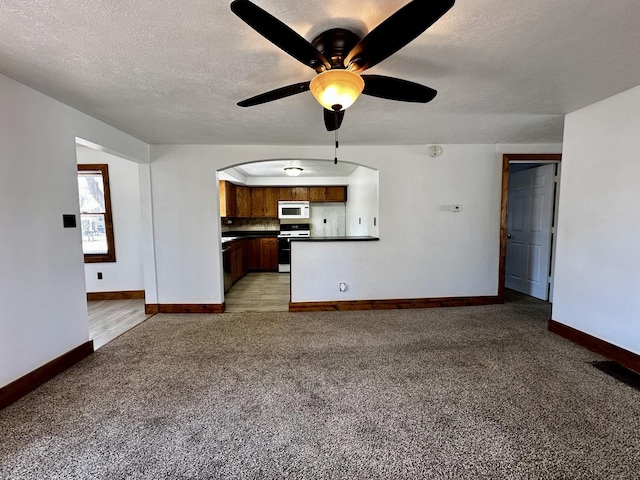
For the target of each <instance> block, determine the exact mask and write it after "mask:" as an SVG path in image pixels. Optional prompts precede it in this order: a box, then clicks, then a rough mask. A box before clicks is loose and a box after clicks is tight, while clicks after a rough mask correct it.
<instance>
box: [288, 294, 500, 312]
mask: <svg viewBox="0 0 640 480" xmlns="http://www.w3.org/2000/svg"><path fill="white" fill-rule="evenodd" d="M498 303H503V302H502V301H501V300H500V298H498V296H489V297H441V298H402V299H397V300H350V301H332V302H289V311H290V312H327V311H345V310H395V309H403V308H438V307H469V306H479V305H495V304H498Z"/></svg>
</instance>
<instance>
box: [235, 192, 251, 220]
mask: <svg viewBox="0 0 640 480" xmlns="http://www.w3.org/2000/svg"><path fill="white" fill-rule="evenodd" d="M236 208H237V209H236V216H237V217H250V216H251V189H250V188H249V187H243V186H240V185H236Z"/></svg>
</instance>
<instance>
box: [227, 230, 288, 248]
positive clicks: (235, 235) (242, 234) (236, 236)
mask: <svg viewBox="0 0 640 480" xmlns="http://www.w3.org/2000/svg"><path fill="white" fill-rule="evenodd" d="M279 233H280V232H279V231H278V230H263V231H259V230H252V231H242V230H239V231H235V232H222V245H225V244H227V243H229V242H232V241H234V240H242V239H243V238H264V237H271V238H275V237H277V236H278V234H279Z"/></svg>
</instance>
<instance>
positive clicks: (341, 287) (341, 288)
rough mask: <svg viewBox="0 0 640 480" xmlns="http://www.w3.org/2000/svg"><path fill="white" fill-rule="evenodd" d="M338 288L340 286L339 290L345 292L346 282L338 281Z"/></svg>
mask: <svg viewBox="0 0 640 480" xmlns="http://www.w3.org/2000/svg"><path fill="white" fill-rule="evenodd" d="M339 288H340V291H341V292H346V291H347V284H346V283H344V282H340V285H339Z"/></svg>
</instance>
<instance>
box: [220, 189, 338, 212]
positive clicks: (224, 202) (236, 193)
mask: <svg viewBox="0 0 640 480" xmlns="http://www.w3.org/2000/svg"><path fill="white" fill-rule="evenodd" d="M219 188H220V216H221V217H223V218H230V217H244V218H278V200H296V201H303V200H306V201H310V202H346V201H347V187H346V186H331V187H245V186H242V185H234V184H233V183H230V182H226V181H224V180H220V185H219Z"/></svg>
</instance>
